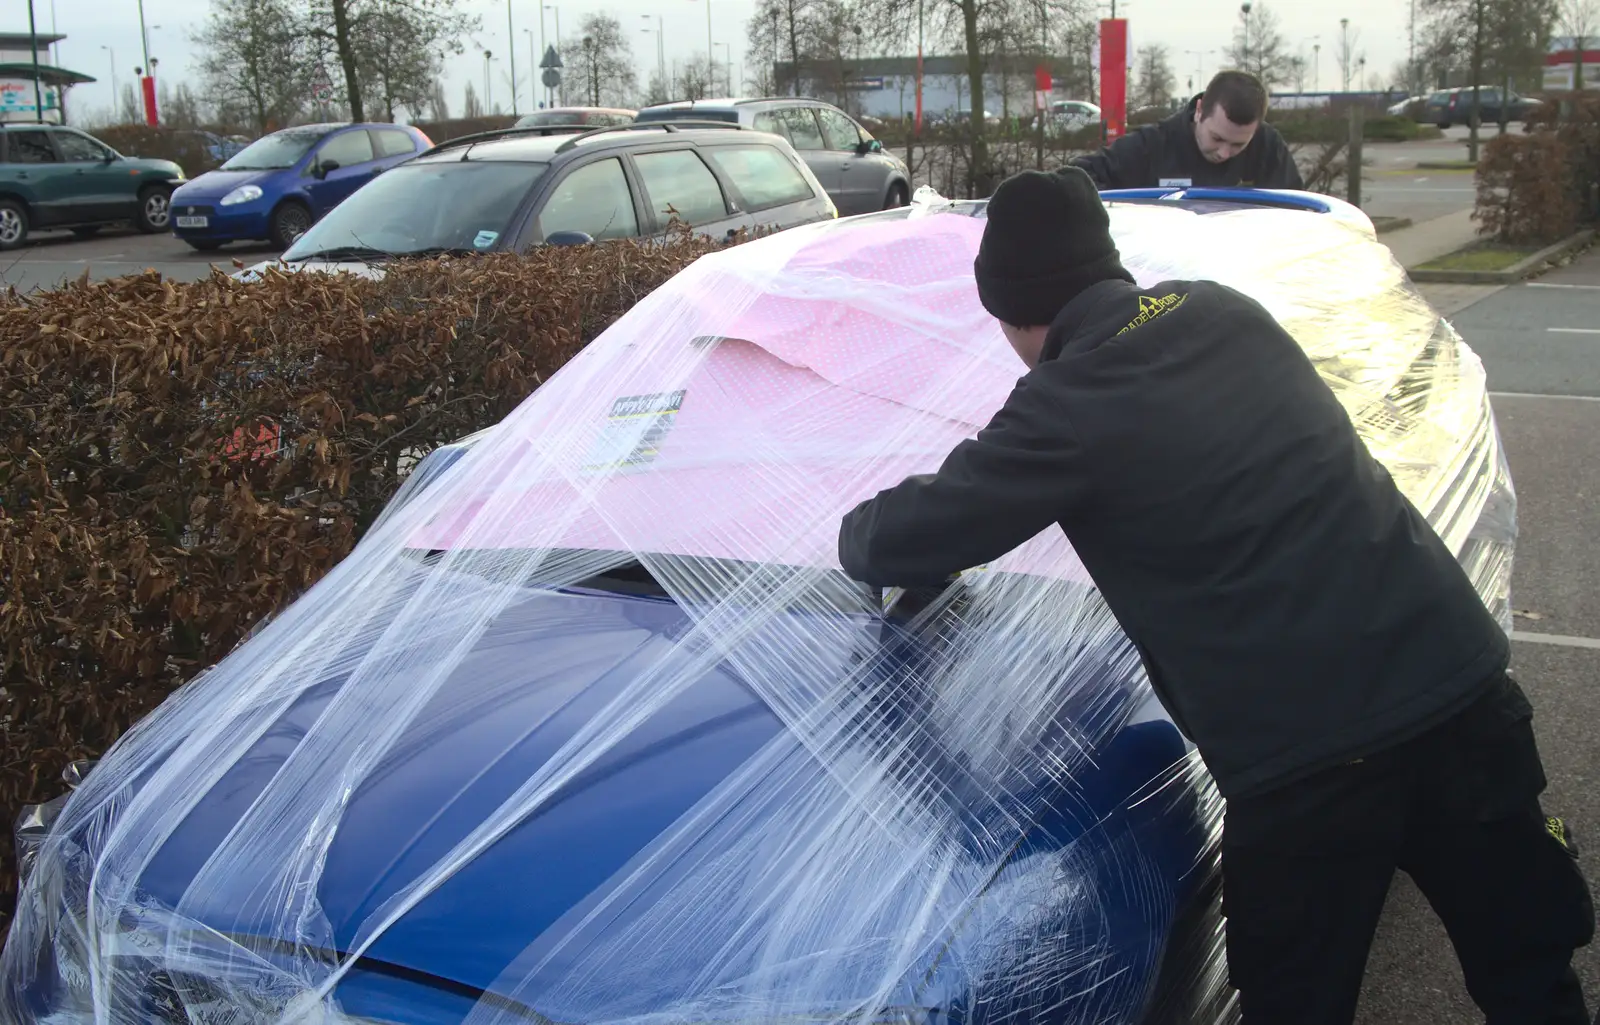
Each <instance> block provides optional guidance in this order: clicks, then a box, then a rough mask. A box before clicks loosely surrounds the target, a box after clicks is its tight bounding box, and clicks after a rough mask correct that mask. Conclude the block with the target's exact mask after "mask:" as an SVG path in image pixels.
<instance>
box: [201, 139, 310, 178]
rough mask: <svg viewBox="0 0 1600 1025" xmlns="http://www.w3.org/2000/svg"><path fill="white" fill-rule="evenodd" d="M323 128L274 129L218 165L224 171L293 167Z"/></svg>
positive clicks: (308, 150)
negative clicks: (288, 130) (316, 130)
mask: <svg viewBox="0 0 1600 1025" xmlns="http://www.w3.org/2000/svg"><path fill="white" fill-rule="evenodd" d="M327 134H328V133H327V132H274V133H273V134H271V135H269V136H267V137H266V138H264V139H257V140H256V141H255V142H252V143H251V144H250V145H248V146H246V147H245V148H244V149H242V150H240V151H239V152H238V153H235V154H234V155H233V156H232V157H230V158H229V159H228V162H227V163H225V164H223V165H222V169H223V170H224V171H275V170H281V169H282V168H285V167H293V166H294V165H295V164H296V163H297V162H298V161H299V160H300V158H301V157H303V156H305V155H306V154H307V153H308V152H310V150H311V147H313V146H315V145H316V144H317V143H318V142H319V141H320V140H321V139H322V137H323V136H325V135H327Z"/></svg>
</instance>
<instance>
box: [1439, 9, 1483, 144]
mask: <svg viewBox="0 0 1600 1025" xmlns="http://www.w3.org/2000/svg"><path fill="white" fill-rule="evenodd" d="M1492 2H1493V0H1431V3H1430V11H1429V16H1430V17H1431V18H1432V20H1433V22H1434V31H1435V33H1436V35H1438V36H1439V37H1441V38H1444V37H1449V36H1455V37H1458V38H1460V39H1464V40H1465V46H1464V47H1462V48H1463V49H1465V50H1466V51H1467V54H1468V81H1469V83H1470V84H1471V86H1472V91H1471V92H1470V93H1469V94H1468V95H1469V97H1470V99H1469V101H1468V102H1469V103H1470V106H1469V107H1468V114H1467V124H1468V129H1467V159H1469V160H1471V161H1473V162H1476V161H1477V159H1478V121H1479V112H1480V111H1482V109H1483V94H1482V87H1483V74H1484V64H1485V61H1486V57H1487V53H1488V49H1489V38H1488V30H1489V26H1490V24H1491V23H1492V22H1491V18H1490V10H1489V7H1490V4H1491V3H1492Z"/></svg>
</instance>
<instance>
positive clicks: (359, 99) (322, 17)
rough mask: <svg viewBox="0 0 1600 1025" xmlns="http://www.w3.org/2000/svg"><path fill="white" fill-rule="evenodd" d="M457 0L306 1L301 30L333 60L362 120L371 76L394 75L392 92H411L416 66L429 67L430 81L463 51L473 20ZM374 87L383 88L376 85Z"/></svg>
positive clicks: (355, 116)
mask: <svg viewBox="0 0 1600 1025" xmlns="http://www.w3.org/2000/svg"><path fill="white" fill-rule="evenodd" d="M459 2H460V0H309V3H310V8H309V11H308V14H307V18H306V34H307V36H308V37H309V38H311V39H312V40H314V41H315V42H316V43H318V44H319V45H320V46H321V47H322V48H323V49H325V50H327V51H328V52H329V53H330V54H331V55H332V56H333V57H335V58H336V59H337V61H338V64H339V67H340V69H341V70H342V71H343V72H344V92H345V99H346V102H347V103H348V104H349V106H350V116H351V118H352V119H354V120H356V121H365V120H366V119H367V110H366V102H365V100H366V85H367V83H368V82H369V81H372V80H373V78H374V76H377V79H378V81H379V82H382V81H384V80H385V79H386V78H387V79H393V81H394V83H395V84H394V85H393V86H392V87H391V88H392V91H393V92H394V93H396V94H407V93H413V91H414V86H415V82H416V80H417V79H418V78H419V77H420V72H418V71H417V70H416V69H418V68H422V67H427V68H429V69H431V70H430V71H429V73H428V74H427V76H426V77H427V79H428V80H430V81H431V79H432V78H434V77H437V73H438V69H439V66H440V64H441V63H442V60H443V56H444V55H445V54H449V53H461V52H462V51H463V49H464V48H465V47H464V44H463V43H462V40H463V39H464V38H465V37H466V36H467V35H468V34H469V33H471V32H472V31H474V30H475V29H476V28H477V25H478V19H477V18H476V17H475V16H470V15H466V14H462V13H461V12H460V11H459V10H458V9H457V8H458V6H459ZM378 90H379V92H384V91H386V89H385V87H383V86H381V85H380V86H378ZM424 92H425V90H424ZM410 98H412V99H415V98H416V97H415V96H414V95H413V96H411V97H410ZM385 102H386V103H387V102H388V99H387V98H385ZM396 102H404V98H403V97H402V98H399V99H397V101H396Z"/></svg>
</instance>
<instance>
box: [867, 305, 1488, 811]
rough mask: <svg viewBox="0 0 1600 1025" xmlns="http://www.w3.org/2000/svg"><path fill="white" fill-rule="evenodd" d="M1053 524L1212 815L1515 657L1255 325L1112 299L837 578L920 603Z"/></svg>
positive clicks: (875, 524) (1388, 728)
mask: <svg viewBox="0 0 1600 1025" xmlns="http://www.w3.org/2000/svg"><path fill="white" fill-rule="evenodd" d="M1053 522H1055V523H1059V524H1060V526H1061V528H1062V529H1063V530H1064V531H1065V532H1066V534H1067V537H1068V538H1069V539H1070V540H1071V542H1072V545H1073V547H1074V549H1075V550H1076V551H1077V553H1078V555H1079V557H1080V558H1082V560H1083V563H1084V565H1085V566H1086V567H1087V568H1088V570H1089V572H1090V574H1091V575H1092V576H1093V578H1094V581H1095V583H1096V585H1097V586H1098V587H1099V589H1100V591H1101V593H1102V594H1103V595H1104V597H1105V600H1106V602H1107V604H1108V605H1109V606H1110V608H1111V611H1112V612H1113V613H1114V614H1115V615H1116V617H1117V620H1118V622H1119V623H1120V624H1121V625H1122V627H1123V629H1124V630H1125V631H1126V632H1127V634H1128V636H1129V637H1130V638H1131V639H1132V640H1133V642H1134V643H1135V644H1136V645H1137V646H1138V648H1139V650H1140V653H1141V655H1142V656H1143V659H1144V663H1145V667H1146V669H1147V671H1148V673H1149V676H1150V681H1151V683H1152V684H1153V685H1154V687H1155V690H1156V693H1157V694H1158V695H1159V696H1160V698H1161V700H1162V703H1163V704H1164V705H1165V706H1166V708H1167V710H1168V712H1169V713H1170V714H1171V715H1172V718H1173V720H1174V721H1175V722H1176V723H1177V724H1178V726H1179V728H1180V729H1182V730H1183V731H1184V733H1185V734H1187V735H1188V736H1189V738H1190V739H1192V740H1193V741H1194V742H1195V744H1196V745H1197V746H1198V747H1199V749H1200V753H1201V755H1202V756H1203V757H1204V758H1205V760H1206V764H1207V766H1208V767H1209V768H1210V770H1211V773H1212V775H1213V776H1214V777H1215V778H1216V780H1217V783H1218V785H1219V786H1220V788H1221V790H1222V793H1223V794H1224V795H1225V796H1228V797H1235V796H1243V795H1247V794H1252V793H1259V792H1262V791H1265V790H1270V789H1272V788H1274V787H1277V786H1280V785H1283V784H1287V783H1290V782H1293V781H1294V780H1296V779H1299V778H1301V777H1304V776H1306V775H1308V774H1310V773H1312V772H1314V771H1316V770H1318V769H1321V768H1325V767H1328V766H1331V765H1337V764H1340V763H1342V762H1346V761H1350V760H1352V759H1355V758H1360V757H1363V756H1365V755H1367V754H1370V753H1373V752H1375V751H1378V750H1382V749H1384V748H1386V747H1389V746H1392V745H1394V744H1397V743H1399V742H1401V741H1404V740H1406V739H1409V738H1411V737H1414V736H1417V735H1419V734H1421V733H1422V732H1424V731H1425V730H1427V729H1428V728H1430V727H1431V726H1433V725H1435V724H1437V723H1439V722H1442V721H1443V720H1445V719H1446V718H1448V717H1449V716H1451V715H1452V714H1454V713H1456V712H1459V711H1460V710H1461V709H1463V708H1464V707H1466V706H1467V705H1468V704H1469V703H1470V702H1471V701H1472V699H1473V698H1475V697H1477V696H1478V695H1480V694H1481V693H1483V692H1484V690H1485V688H1486V687H1487V686H1488V685H1489V684H1490V682H1491V681H1492V680H1493V679H1494V678H1495V677H1496V675H1497V674H1498V673H1499V672H1500V670H1502V669H1503V668H1504V666H1505V665H1506V662H1507V659H1508V655H1509V644H1508V642H1507V639H1506V636H1505V634H1504V632H1503V631H1502V630H1501V629H1500V627H1499V625H1498V624H1497V623H1496V622H1495V620H1494V618H1493V617H1492V616H1491V615H1490V614H1489V612H1488V610H1487V609H1486V608H1485V607H1484V605H1483V602H1482V601H1481V599H1480V598H1479V597H1478V594H1477V592H1476V591H1475V590H1474V589H1473V586H1472V584H1471V582H1470V581H1469V580H1468V578H1467V575H1466V573H1465V572H1464V571H1463V570H1462V569H1461V567H1460V565H1459V564H1458V563H1457V562H1456V560H1455V559H1454V558H1453V557H1452V555H1451V553H1450V551H1449V549H1448V548H1447V547H1446V546H1445V545H1444V543H1443V542H1442V541H1441V540H1440V539H1439V536H1438V535H1437V534H1436V533H1435V532H1434V531H1433V529H1432V528H1431V527H1430V526H1429V525H1428V523H1427V521H1426V520H1425V519H1424V518H1423V517H1422V515H1421V514H1420V513H1418V511H1417V510H1416V509H1415V508H1414V507H1413V506H1412V505H1411V503H1410V502H1409V501H1407V500H1406V498H1405V497H1404V496H1403V495H1401V493H1400V492H1399V490H1398V489H1397V488H1396V486H1395V484H1394V481H1393V479H1392V478H1391V477H1390V476H1389V473H1388V471H1387V470H1386V469H1384V467H1383V466H1382V465H1381V464H1380V463H1378V461H1377V460H1376V459H1374V458H1373V457H1372V456H1371V455H1370V454H1369V453H1368V451H1367V448H1366V445H1365V444H1364V443H1363V442H1362V441H1361V438H1360V437H1359V435H1357V433H1356V431H1355V429H1354V427H1353V426H1352V424H1351V422H1350V419H1349V417H1348V415H1347V414H1346V413H1345V411H1344V409H1343V408H1342V407H1341V406H1340V405H1339V403H1338V401H1337V400H1336V399H1335V398H1334V396H1333V393H1332V391H1331V390H1330V389H1329V388H1328V386H1327V385H1326V384H1325V383H1324V382H1323V381H1322V380H1321V378H1320V377H1319V376H1318V374H1317V372H1316V370H1315V369H1314V368H1313V366H1312V365H1311V362H1310V360H1309V359H1308V358H1307V357H1306V355H1305V353H1304V352H1303V351H1302V350H1301V348H1300V347H1299V345H1298V344H1296V342H1295V341H1294V339H1293V338H1292V337H1290V335H1289V334H1288V333H1287V332H1286V331H1284V330H1283V328H1282V327H1280V326H1279V325H1278V324H1277V322H1276V321H1274V320H1273V319H1272V317H1271V315H1270V314H1268V313H1267V312H1266V310H1265V309H1263V308H1262V307H1261V306H1260V305H1259V304H1257V303H1256V302H1254V301H1253V300H1251V299H1249V298H1248V297H1246V296H1244V295H1242V294H1240V293H1238V292H1236V291H1233V290H1232V289H1229V288H1226V287H1224V286H1222V285H1218V284H1215V283H1211V282H1166V283H1163V284H1160V285H1157V286H1155V287H1154V288H1151V289H1140V288H1138V287H1137V286H1135V285H1132V284H1129V283H1127V282H1124V281H1103V282H1101V283H1099V284H1096V285H1093V286H1092V287H1090V288H1089V289H1088V290H1087V291H1085V292H1083V293H1081V294H1080V295H1078V296H1077V297H1076V298H1074V299H1073V300H1072V301H1071V302H1070V303H1069V304H1068V305H1067V307H1066V308H1065V309H1064V310H1062V312H1061V314H1060V316H1059V317H1057V318H1056V321H1055V323H1054V325H1053V326H1052V328H1051V333H1050V336H1049V341H1048V343H1047V344H1046V346H1045V350H1044V355H1043V358H1042V359H1041V361H1040V363H1039V366H1038V367H1037V368H1036V369H1034V370H1033V371H1031V372H1029V373H1028V374H1027V375H1026V376H1025V377H1023V378H1022V380H1021V381H1019V382H1018V384H1017V387H1016V389H1015V390H1014V391H1013V392H1012V393H1011V396H1010V397H1009V398H1008V399H1007V401H1006V404H1005V406H1004V407H1003V408H1002V409H1001V410H1000V411H999V412H998V413H997V414H996V415H995V417H994V419H993V420H992V421H991V422H990V423H989V425H988V426H987V427H986V428H984V429H983V430H982V431H981V432H980V433H979V434H978V435H977V437H976V438H974V439H972V440H968V441H965V442H963V443H961V444H960V445H959V446H957V447H956V448H955V450H954V451H953V452H952V453H951V454H950V456H949V457H948V458H947V459H946V461H945V463H944V465H943V466H942V467H941V468H940V469H939V472H938V474H937V475H934V476H922V477H913V478H911V479H909V480H907V481H905V482H903V483H902V484H900V485H899V486H897V487H895V488H892V489H890V490H888V491H885V492H882V493H881V494H879V495H878V496H877V497H876V498H874V499H871V500H870V501H867V502H864V503H862V504H861V505H860V506H858V507H857V508H856V509H855V510H854V511H853V512H851V513H850V514H849V515H848V516H847V517H846V518H845V521H844V523H843V525H842V527H841V529H840V535H839V558H840V561H841V563H842V564H843V566H844V569H845V572H847V573H849V574H850V575H851V576H852V577H855V578H856V579H858V580H862V581H865V582H866V583H868V584H872V585H875V586H882V587H887V586H924V585H929V584H935V583H938V582H941V581H943V580H945V579H946V578H947V577H949V576H950V575H951V574H953V573H956V572H959V571H961V570H964V569H967V568H969V567H971V566H975V565H980V564H983V563H987V562H989V561H991V560H993V559H996V558H998V557H999V556H1001V555H1003V554H1004V553H1006V552H1008V551H1010V550H1012V549H1013V548H1015V547H1017V546H1018V545H1020V544H1022V543H1023V542H1025V541H1027V540H1028V539H1029V538H1031V537H1033V536H1034V535H1035V534H1037V533H1038V532H1039V531H1041V530H1043V529H1045V528H1046V527H1048V526H1049V524H1051V523H1053Z"/></svg>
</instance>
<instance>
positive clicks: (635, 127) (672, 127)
mask: <svg viewBox="0 0 1600 1025" xmlns="http://www.w3.org/2000/svg"><path fill="white" fill-rule="evenodd" d="M642 128H660V129H663V130H665V131H668V132H681V131H683V130H684V129H685V128H696V129H698V128H723V129H728V128H731V129H733V130H734V131H736V132H739V131H743V130H744V126H743V125H741V124H737V123H735V122H732V121H694V120H690V119H689V118H679V119H674V120H671V121H635V122H634V123H633V124H631V125H610V126H608V127H606V128H596V129H595V130H594V131H592V132H584V133H583V134H582V135H574V136H573V137H572V138H570V139H568V140H567V141H566V142H563V143H562V144H561V145H559V146H557V147H556V152H557V153H566V152H567V151H569V150H572V149H576V148H577V146H578V143H580V142H582V141H583V140H585V139H592V138H594V137H595V136H597V135H606V134H609V133H611V132H636V131H639V130H640V129H642Z"/></svg>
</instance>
